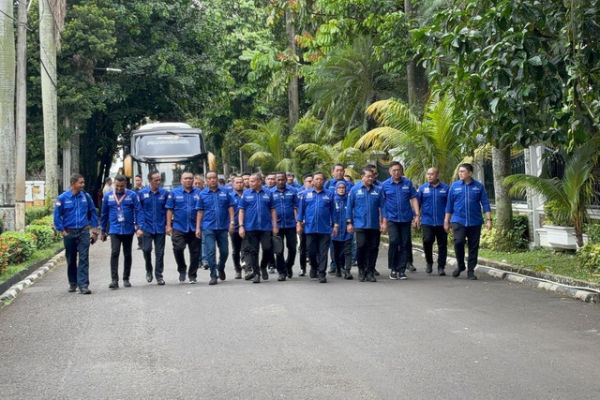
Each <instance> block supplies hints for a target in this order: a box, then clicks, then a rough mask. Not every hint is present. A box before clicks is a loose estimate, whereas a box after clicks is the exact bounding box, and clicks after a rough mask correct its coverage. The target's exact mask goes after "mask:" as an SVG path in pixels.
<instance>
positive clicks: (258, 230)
mask: <svg viewBox="0 0 600 400" xmlns="http://www.w3.org/2000/svg"><path fill="white" fill-rule="evenodd" d="M239 208H240V211H239V216H238V221H239V234H240V236H241V237H242V239H244V243H243V244H242V246H244V249H245V251H246V259H247V260H246V264H247V265H248V268H252V272H251V273H249V274H246V280H251V279H253V283H260V278H261V274H262V278H263V280H267V279H269V273H268V272H267V266H268V265H269V263H270V262H271V260H272V255H273V251H272V242H271V236H276V235H277V234H278V233H279V228H278V226H277V214H276V212H275V204H274V203H273V195H272V194H271V192H268V191H265V190H264V189H263V187H262V175H261V174H260V173H255V174H252V175H251V176H250V189H248V190H246V191H244V194H243V196H242V200H241V201H240V203H239ZM260 247H262V250H263V258H262V260H261V263H260V266H259V264H258V251H259V248H260Z"/></svg>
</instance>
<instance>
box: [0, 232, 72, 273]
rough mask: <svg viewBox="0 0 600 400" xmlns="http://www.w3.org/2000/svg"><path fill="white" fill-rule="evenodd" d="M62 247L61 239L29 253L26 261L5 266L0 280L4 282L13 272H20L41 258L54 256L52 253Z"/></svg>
mask: <svg viewBox="0 0 600 400" xmlns="http://www.w3.org/2000/svg"><path fill="white" fill-rule="evenodd" d="M62 247H63V242H62V240H61V241H59V242H56V243H53V244H51V245H50V247H47V248H45V249H42V250H36V251H35V252H34V253H33V254H32V255H31V257H29V258H28V259H27V261H25V262H23V263H21V264H16V265H9V266H8V268H6V271H4V272H3V273H2V274H1V275H0V282H4V281H5V280H7V279H9V278H10V277H11V276H13V275H14V274H17V273H19V272H21V271H22V270H24V269H25V268H27V267H29V266H30V265H33V264H35V263H37V262H40V261H42V260H46V259H49V258H52V257H54V255H55V254H56V252H57V251H58V250H59V249H61V248H62Z"/></svg>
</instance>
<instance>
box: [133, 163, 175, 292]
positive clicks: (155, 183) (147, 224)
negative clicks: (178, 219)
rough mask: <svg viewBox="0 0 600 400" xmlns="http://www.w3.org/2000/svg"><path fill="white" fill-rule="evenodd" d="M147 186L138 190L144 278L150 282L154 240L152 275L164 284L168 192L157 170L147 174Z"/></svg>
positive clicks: (158, 282)
mask: <svg viewBox="0 0 600 400" xmlns="http://www.w3.org/2000/svg"><path fill="white" fill-rule="evenodd" d="M148 182H149V183H150V185H149V186H146V187H145V188H143V189H142V190H140V191H139V192H138V197H139V199H140V206H141V209H142V212H141V218H140V220H139V221H138V228H139V229H140V230H141V231H142V236H141V238H142V251H143V253H144V261H145V262H146V280H147V281H148V283H150V282H152V242H154V260H155V268H154V275H155V276H156V283H157V284H158V285H160V286H162V285H164V284H165V280H164V279H163V271H164V265H165V264H164V258H165V257H164V256H165V228H166V226H167V209H166V208H165V205H166V204H167V197H168V195H169V192H167V190H166V189H164V188H163V187H161V186H160V184H161V179H160V173H159V172H158V171H154V172H150V173H149V174H148Z"/></svg>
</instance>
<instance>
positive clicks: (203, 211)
mask: <svg viewBox="0 0 600 400" xmlns="http://www.w3.org/2000/svg"><path fill="white" fill-rule="evenodd" d="M196 209H197V210H198V215H197V217H196V237H198V238H202V242H203V243H204V249H205V250H206V259H207V261H208V266H209V268H210V281H209V282H208V284H209V285H216V284H217V271H218V276H219V279H221V280H222V281H224V280H225V277H226V275H225V263H226V262H227V257H228V256H229V241H228V239H227V236H228V235H227V234H228V232H231V233H233V228H234V226H235V221H234V220H233V216H234V210H233V200H232V198H231V196H230V195H229V192H228V191H227V189H225V188H224V187H222V186H219V180H218V176H217V173H216V172H215V171H209V172H208V173H207V174H206V187H205V188H204V190H202V191H201V192H200V199H199V200H198V203H197V204H196ZM217 246H218V247H219V264H218V266H217V256H216V252H217Z"/></svg>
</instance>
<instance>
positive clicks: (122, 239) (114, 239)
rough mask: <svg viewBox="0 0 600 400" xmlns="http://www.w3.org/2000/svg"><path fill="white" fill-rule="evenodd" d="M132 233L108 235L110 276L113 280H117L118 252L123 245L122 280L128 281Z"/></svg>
mask: <svg viewBox="0 0 600 400" xmlns="http://www.w3.org/2000/svg"><path fill="white" fill-rule="evenodd" d="M132 241H133V233H132V234H128V235H117V234H111V235H110V277H111V279H112V280H113V281H118V280H119V254H120V253H121V245H123V258H124V259H125V262H124V264H123V280H124V281H128V280H129V275H131V242H132Z"/></svg>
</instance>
